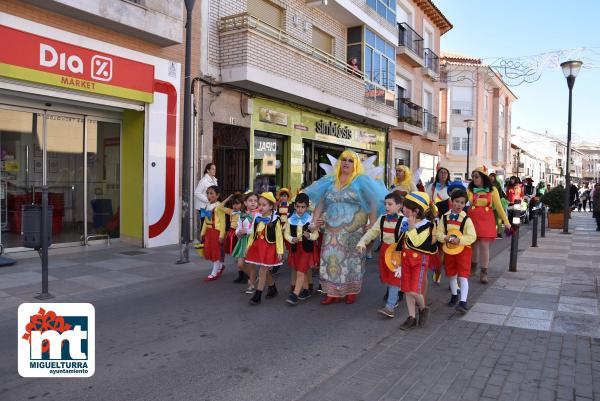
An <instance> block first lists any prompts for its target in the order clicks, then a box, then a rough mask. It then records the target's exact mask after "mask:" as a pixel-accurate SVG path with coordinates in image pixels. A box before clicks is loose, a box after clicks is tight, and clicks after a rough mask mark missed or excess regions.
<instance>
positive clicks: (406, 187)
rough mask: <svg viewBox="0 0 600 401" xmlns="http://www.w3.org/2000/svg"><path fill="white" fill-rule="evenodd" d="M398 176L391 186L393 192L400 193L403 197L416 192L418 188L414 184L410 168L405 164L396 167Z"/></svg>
mask: <svg viewBox="0 0 600 401" xmlns="http://www.w3.org/2000/svg"><path fill="white" fill-rule="evenodd" d="M395 170H396V176H395V177H394V183H393V184H392V185H391V186H390V192H391V191H399V192H400V194H401V195H402V196H405V195H406V194H409V193H411V192H415V191H416V190H417V186H416V185H415V183H414V182H413V177H412V171H410V168H409V167H408V166H405V165H403V164H397V165H396V168H395Z"/></svg>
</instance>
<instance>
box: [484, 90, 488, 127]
mask: <svg viewBox="0 0 600 401" xmlns="http://www.w3.org/2000/svg"><path fill="white" fill-rule="evenodd" d="M487 116H488V95H487V94H485V95H484V96H483V121H487Z"/></svg>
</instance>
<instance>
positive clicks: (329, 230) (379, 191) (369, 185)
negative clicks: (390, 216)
mask: <svg viewBox="0 0 600 401" xmlns="http://www.w3.org/2000/svg"><path fill="white" fill-rule="evenodd" d="M303 192H305V193H306V194H307V195H308V197H309V198H310V200H311V202H312V203H313V204H314V205H316V208H315V211H314V214H313V221H314V222H315V225H318V226H324V231H323V242H322V246H321V258H320V277H321V286H322V288H323V292H324V293H325V294H326V297H325V299H324V300H323V301H322V302H321V304H323V305H329V304H331V303H334V302H339V301H340V300H341V299H342V298H343V297H345V298H346V303H347V304H351V303H353V302H354V301H355V299H356V295H357V294H358V293H359V292H360V290H361V287H362V279H363V274H364V272H365V259H364V256H363V254H362V253H361V252H359V251H358V250H357V249H356V244H358V241H359V240H360V239H361V237H362V235H363V234H364V232H365V229H366V228H368V227H367V222H371V224H373V222H375V221H377V217H378V216H379V215H380V214H381V213H383V199H384V197H385V195H386V194H387V192H388V191H387V189H386V188H385V185H383V182H381V181H376V180H374V179H373V178H371V177H369V176H368V175H366V174H364V171H363V166H362V163H361V161H360V159H359V157H358V155H357V154H356V153H355V152H353V151H351V150H345V151H344V152H342V154H341V155H340V158H339V160H338V161H337V162H336V163H335V165H334V167H333V170H332V172H331V174H328V175H326V176H324V177H322V178H321V179H319V180H318V181H316V182H315V183H313V184H312V185H311V186H309V187H308V188H306V189H305V190H304V191H303Z"/></svg>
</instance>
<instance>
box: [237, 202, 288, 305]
mask: <svg viewBox="0 0 600 401" xmlns="http://www.w3.org/2000/svg"><path fill="white" fill-rule="evenodd" d="M276 204H277V201H276V200H275V197H274V196H273V194H272V193H271V192H263V193H262V194H260V197H259V199H258V212H259V214H258V215H257V216H256V217H255V218H254V223H253V224H252V231H251V233H250V238H249V239H248V250H247V251H246V263H249V264H252V265H255V266H256V268H257V269H258V285H257V286H256V290H255V291H254V295H253V296H252V298H251V299H250V304H251V305H258V304H260V302H261V298H262V293H263V290H264V289H265V285H268V289H267V294H266V296H265V297H266V298H274V297H276V296H277V287H276V286H275V280H274V279H273V275H272V274H271V270H272V269H273V267H275V266H281V264H282V263H283V231H282V225H281V221H280V220H279V217H278V216H277V213H275V205H276Z"/></svg>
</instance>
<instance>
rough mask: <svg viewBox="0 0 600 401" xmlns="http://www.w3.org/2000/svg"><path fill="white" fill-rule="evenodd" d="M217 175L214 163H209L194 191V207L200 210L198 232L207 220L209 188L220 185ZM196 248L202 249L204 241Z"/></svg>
mask: <svg viewBox="0 0 600 401" xmlns="http://www.w3.org/2000/svg"><path fill="white" fill-rule="evenodd" d="M216 174H217V166H216V165H215V164H214V163H208V164H207V165H206V167H204V175H203V177H202V179H201V180H200V181H199V182H198V185H197V186H196V189H195V190H194V206H195V208H196V210H198V232H202V224H203V223H204V219H205V218H206V210H207V207H208V205H209V201H208V197H207V195H206V191H207V190H208V188H209V187H212V186H217V185H219V183H218V182H217V177H215V175H216ZM195 247H196V248H201V247H202V241H200V243H198V244H196V245H195Z"/></svg>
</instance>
